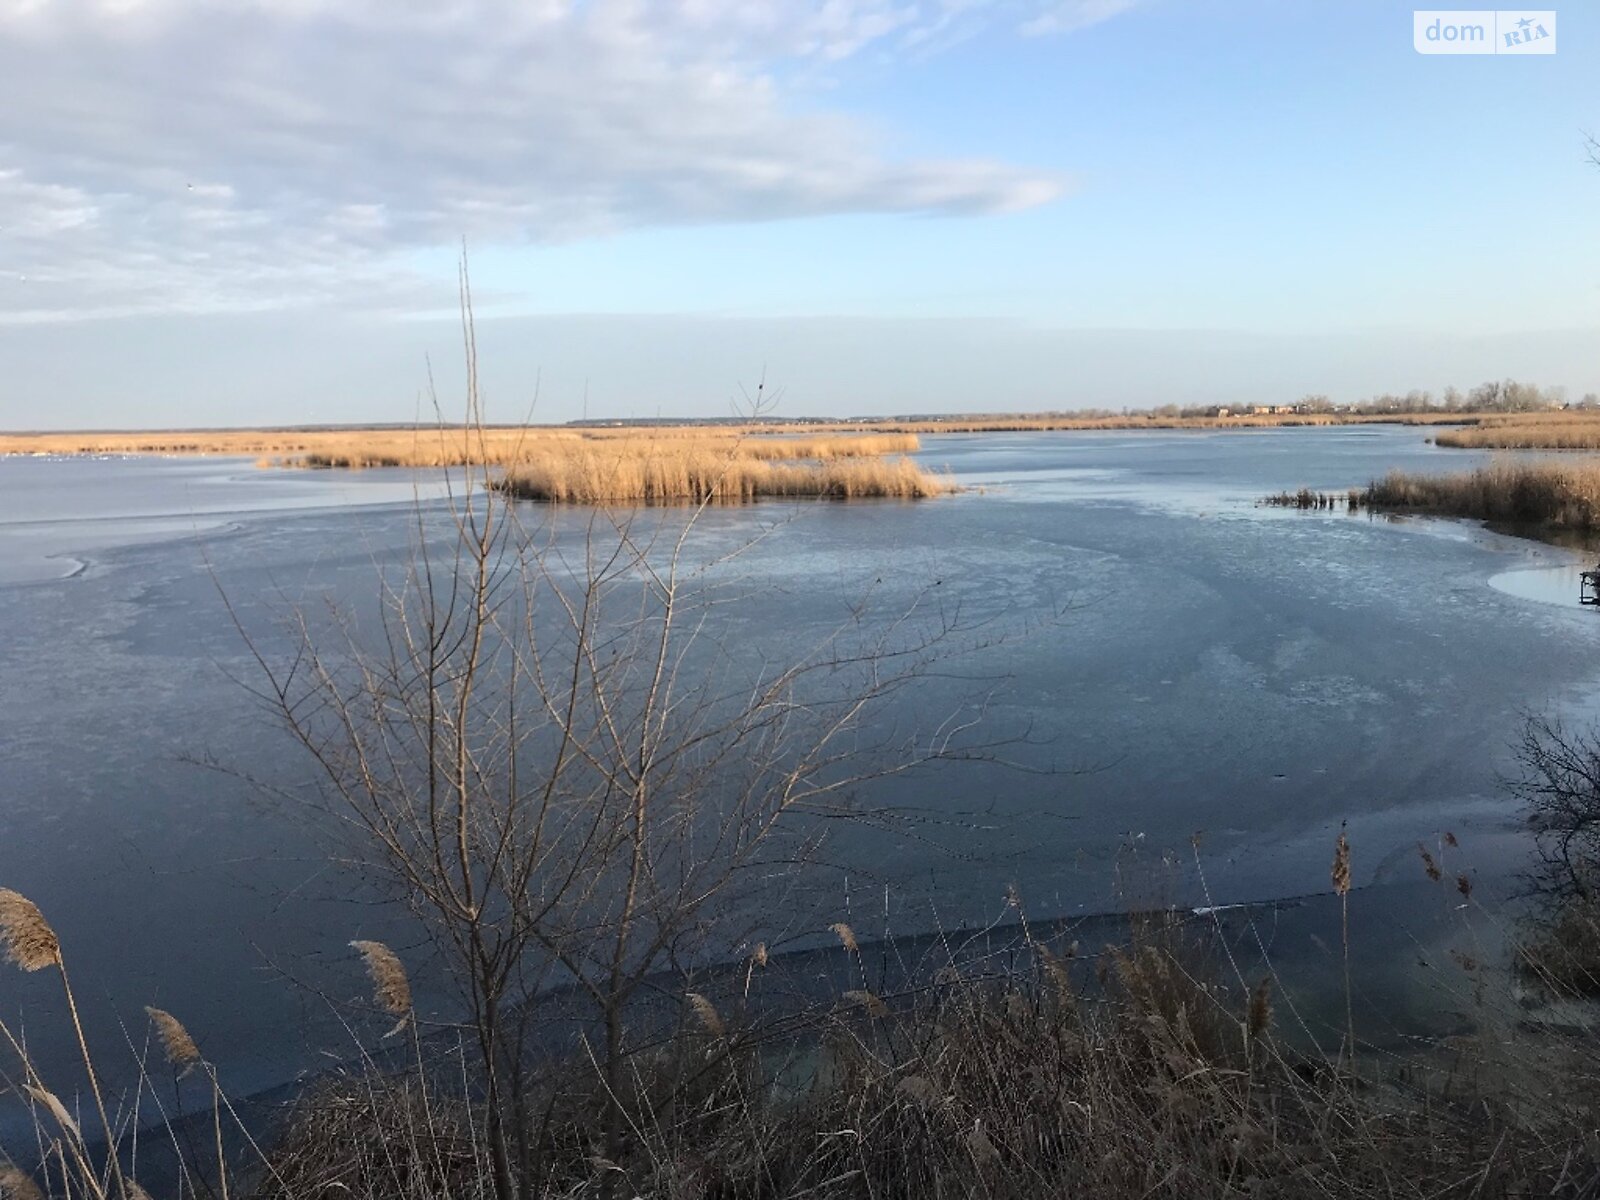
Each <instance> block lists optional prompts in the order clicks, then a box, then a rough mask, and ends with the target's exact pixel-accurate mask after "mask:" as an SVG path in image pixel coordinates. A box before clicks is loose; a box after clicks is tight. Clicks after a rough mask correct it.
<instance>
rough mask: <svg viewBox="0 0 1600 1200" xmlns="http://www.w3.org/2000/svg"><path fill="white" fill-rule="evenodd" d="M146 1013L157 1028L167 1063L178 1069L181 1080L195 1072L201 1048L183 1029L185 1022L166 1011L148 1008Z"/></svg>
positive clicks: (199, 1059)
mask: <svg viewBox="0 0 1600 1200" xmlns="http://www.w3.org/2000/svg"><path fill="white" fill-rule="evenodd" d="M144 1011H145V1014H146V1015H147V1016H149V1018H150V1023H151V1024H153V1025H154V1026H155V1027H156V1035H157V1036H158V1037H159V1038H160V1039H161V1048H162V1050H163V1051H165V1053H166V1056H167V1062H169V1063H170V1064H172V1066H173V1067H175V1068H177V1070H178V1075H179V1078H182V1077H183V1076H184V1075H187V1074H188V1073H189V1072H190V1071H192V1070H194V1069H195V1067H196V1066H198V1065H199V1063H200V1061H201V1058H200V1047H198V1046H196V1045H195V1044H194V1039H193V1038H192V1037H190V1036H189V1031H188V1030H187V1029H185V1028H184V1027H183V1022H182V1021H180V1020H178V1018H177V1017H175V1016H173V1015H172V1014H171V1013H169V1012H167V1011H166V1010H165V1009H160V1008H150V1007H148V1006H146V1008H145V1010H144Z"/></svg>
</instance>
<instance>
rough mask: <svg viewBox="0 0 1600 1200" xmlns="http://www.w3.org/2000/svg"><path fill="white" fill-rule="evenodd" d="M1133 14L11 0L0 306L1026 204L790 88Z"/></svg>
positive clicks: (1005, 174) (2, 119) (292, 283)
mask: <svg viewBox="0 0 1600 1200" xmlns="http://www.w3.org/2000/svg"><path fill="white" fill-rule="evenodd" d="M1129 2H1130V0H1083V2H1081V3H1075V4H1069V5H1066V6H1062V5H1060V4H1052V5H1051V6H1050V7H1048V8H1046V9H1045V10H1043V11H1041V10H1040V9H1039V8H1038V6H1037V4H1028V3H1023V0H821V2H819V3H810V4H804V5H802V4H797V3H789V2H773V3H749V2H748V0H679V2H677V3H646V2H644V0H445V2H443V3H427V2H425V0H0V78H3V79H5V80H6V81H7V92H8V95H10V96H11V97H20V101H14V102H12V103H10V104H8V105H7V106H6V107H5V108H4V110H3V111H0V227H3V228H0V320H8V319H9V320H13V321H15V320H20V319H31V320H44V319H50V320H55V319H63V318H66V317H70V316H91V315H112V314H122V313H129V312H151V311H206V310H217V309H254V308H266V307H277V306H284V305H289V304H297V303H302V302H333V303H359V304H361V305H363V306H368V307H371V306H374V305H376V306H380V307H381V306H388V305H392V306H395V307H405V306H408V305H414V304H421V303H427V302H429V301H428V299H427V297H428V294H429V289H428V286H427V285H425V284H424V283H423V282H422V281H421V280H419V279H417V278H416V277H414V276H413V275H412V274H411V273H409V272H408V271H407V270H406V269H405V268H404V266H403V265H402V264H403V263H404V261H405V256H406V255H407V253H408V252H410V251H414V250H416V249H418V248H424V247H430V246H437V245H440V244H451V243H453V242H454V241H455V240H456V239H457V238H459V237H460V236H462V235H466V236H468V237H470V238H472V239H473V240H474V241H476V242H480V243H483V242H495V241H519V240H523V239H534V240H564V239H572V238H580V237H585V236H591V235H594V234H597V233H602V232H605V231H609V230H616V229H623V228H632V227H640V226H650V225H669V224H685V223H704V222H718V221H752V220H773V219H781V218H787V217H804V216H813V215H821V214H828V213H843V212H891V213H892V212H928V213H947V214H970V213H985V212H996V211H1005V210H1009V209H1016V208H1024V207H1028V206H1030V205H1035V204H1039V203H1042V202H1044V201H1046V200H1048V199H1050V198H1051V197H1052V196H1054V195H1055V194H1057V192H1058V190H1059V186H1060V185H1059V182H1058V181H1057V180H1055V179H1053V178H1051V177H1050V176H1048V175H1045V174H1042V173H1039V172H1036V171H1030V170H1027V169H1024V168H1019V167H1016V166H1012V165H1008V164H1005V163H1000V162H994V161H985V160H954V161H942V160H927V159H918V160H912V161H903V160H899V159H897V158H896V157H895V156H894V155H893V154H892V153H890V152H889V151H888V150H887V149H886V148H885V147H884V146H882V145H881V144H879V142H878V140H876V139H875V138H874V137H873V136H871V134H870V133H869V132H868V129H867V127H866V125H864V124H863V123H861V122H859V121H857V120H855V119H852V118H851V117H849V116H848V115H845V114H840V113H832V112H820V111H816V110H815V109H814V108H812V107H809V106H807V105H804V104H802V103H801V102H800V98H799V97H798V96H797V95H796V94H795V90H794V87H793V85H792V84H791V83H787V82H786V80H787V79H791V78H792V77H793V76H794V75H796V74H797V73H798V74H803V72H804V69H805V68H806V66H807V64H820V65H825V64H828V63H833V62H837V61H839V60H840V59H844V58H848V57H850V56H852V55H855V54H858V53H860V52H862V51H863V50H864V49H865V48H867V47H878V48H881V49H883V50H885V51H887V52H890V53H894V52H900V51H904V50H906V49H907V48H909V47H913V46H916V45H918V44H920V43H925V42H927V41H928V40H929V39H930V38H946V37H947V36H948V31H949V29H950V28H951V26H952V24H953V23H955V22H964V23H969V24H970V23H971V22H973V21H990V22H993V21H1010V22H1012V23H1013V24H1019V26H1020V27H1023V28H1026V29H1027V30H1028V31H1030V32H1044V31H1045V30H1046V29H1047V28H1049V27H1052V26H1051V23H1052V22H1054V23H1055V24H1054V27H1058V28H1061V29H1069V28H1076V27H1081V26H1082V25H1084V24H1088V23H1092V21H1094V20H1099V19H1104V17H1105V16H1109V15H1112V14H1113V13H1114V12H1115V11H1120V9H1121V8H1124V7H1127V4H1128V3H1129ZM1074 14H1075V15H1074ZM1069 18H1070V19H1069ZM433 299H434V300H441V299H442V300H444V301H445V302H448V296H444V297H433Z"/></svg>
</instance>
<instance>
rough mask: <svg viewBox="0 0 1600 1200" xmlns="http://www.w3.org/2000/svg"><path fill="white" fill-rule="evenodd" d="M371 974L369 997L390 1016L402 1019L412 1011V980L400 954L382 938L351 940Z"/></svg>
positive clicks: (368, 972)
mask: <svg viewBox="0 0 1600 1200" xmlns="http://www.w3.org/2000/svg"><path fill="white" fill-rule="evenodd" d="M350 945H351V946H352V947H353V948H354V949H355V950H357V951H358V952H359V953H360V954H361V957H362V959H363V960H364V961H365V962H366V964H367V974H368V975H370V976H371V977H372V1000H373V1003H374V1004H376V1005H377V1006H378V1007H379V1008H381V1009H383V1011H384V1012H386V1013H388V1014H389V1015H390V1016H391V1017H399V1018H401V1019H402V1020H403V1019H404V1018H406V1017H407V1016H409V1015H410V1014H411V981H410V980H409V979H408V978H407V977H406V969H405V966H404V964H402V963H401V961H400V957H399V955H397V954H396V953H395V952H394V951H393V950H391V949H389V947H388V946H385V945H384V944H383V943H382V942H367V941H354V942H351V943H350Z"/></svg>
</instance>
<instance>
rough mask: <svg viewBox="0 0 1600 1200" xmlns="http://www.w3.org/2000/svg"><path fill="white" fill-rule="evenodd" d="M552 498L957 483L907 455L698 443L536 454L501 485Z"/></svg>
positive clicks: (858, 495)
mask: <svg viewBox="0 0 1600 1200" xmlns="http://www.w3.org/2000/svg"><path fill="white" fill-rule="evenodd" d="M501 486H503V487H504V488H505V490H506V491H507V493H509V494H510V495H511V496H513V497H515V498H517V499H521V500H538V501H542V502H544V503H549V504H685V503H688V504H701V503H708V502H709V503H719V504H724V503H733V504H738V503H747V502H749V501H752V500H757V499H760V498H761V497H766V496H775V497H783V496H787V497H819V498H825V499H836V500H854V499H864V498H876V499H905V500H915V499H924V498H927V497H930V496H937V495H940V494H942V493H944V492H948V491H949V490H950V485H949V484H947V483H946V482H945V481H943V480H942V479H940V478H938V477H937V476H935V475H933V474H930V473H929V472H928V471H925V470H924V469H923V468H922V467H920V466H918V465H917V464H916V463H914V462H912V461H911V460H910V459H907V458H894V459H888V460H884V459H876V458H875V459H871V460H863V459H859V458H851V459H844V458H841V459H835V460H829V461H813V462H798V463H789V462H772V461H766V460H760V459H749V458H740V457H733V456H730V455H729V454H727V453H725V452H712V451H707V450H704V449H702V448H699V447H696V446H694V445H693V444H690V445H688V446H686V447H684V448H678V447H671V448H662V449H659V450H657V451H656V452H654V453H637V452H634V451H632V450H630V451H628V452H625V453H616V452H613V451H612V450H611V449H610V448H606V449H587V448H586V449H582V450H578V451H575V452H570V453H563V454H559V455H558V454H546V455H542V456H538V457H530V458H529V459H527V460H525V461H523V462H522V463H520V464H518V465H517V466H514V467H512V468H509V469H508V471H507V472H506V475H505V478H504V480H503V482H502V484H501Z"/></svg>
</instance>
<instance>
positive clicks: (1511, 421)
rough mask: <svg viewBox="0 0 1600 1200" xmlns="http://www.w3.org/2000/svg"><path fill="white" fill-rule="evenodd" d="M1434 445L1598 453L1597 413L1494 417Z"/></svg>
mask: <svg viewBox="0 0 1600 1200" xmlns="http://www.w3.org/2000/svg"><path fill="white" fill-rule="evenodd" d="M1434 441H1435V442H1436V443H1438V444H1439V445H1441V446H1453V447H1456V448H1458V449H1463V450H1600V412H1564V413H1539V414H1536V415H1533V416H1511V417H1494V418H1490V419H1487V420H1485V421H1483V422H1482V423H1480V424H1479V425H1477V426H1475V427H1473V428H1471V429H1449V430H1445V431H1444V432H1442V433H1440V434H1439V435H1438V436H1437V437H1435V438H1434Z"/></svg>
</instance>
